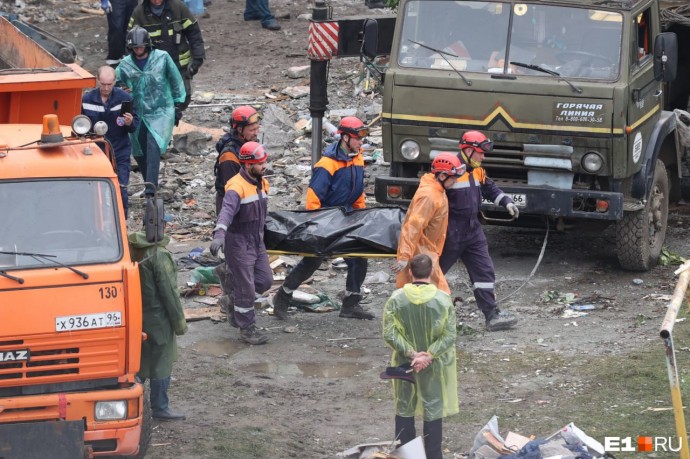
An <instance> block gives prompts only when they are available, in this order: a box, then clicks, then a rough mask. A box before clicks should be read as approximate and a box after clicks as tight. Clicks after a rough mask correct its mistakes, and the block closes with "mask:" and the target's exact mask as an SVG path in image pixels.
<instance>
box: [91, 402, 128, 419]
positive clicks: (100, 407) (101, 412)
mask: <svg viewBox="0 0 690 459" xmlns="http://www.w3.org/2000/svg"><path fill="white" fill-rule="evenodd" d="M95 418H96V421H113V420H116V419H127V401H125V400H112V401H107V402H96V413H95Z"/></svg>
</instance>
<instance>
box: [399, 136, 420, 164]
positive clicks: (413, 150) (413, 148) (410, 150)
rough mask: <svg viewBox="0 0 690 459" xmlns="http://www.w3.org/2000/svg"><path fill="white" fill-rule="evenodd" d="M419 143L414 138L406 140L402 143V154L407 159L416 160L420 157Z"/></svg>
mask: <svg viewBox="0 0 690 459" xmlns="http://www.w3.org/2000/svg"><path fill="white" fill-rule="evenodd" d="M419 152H420V149H419V144H418V143H417V142H415V141H414V140H406V141H404V142H403V143H402V145H400V154H401V155H402V157H403V158H405V159H407V160H410V161H412V160H414V159H417V158H418V157H419Z"/></svg>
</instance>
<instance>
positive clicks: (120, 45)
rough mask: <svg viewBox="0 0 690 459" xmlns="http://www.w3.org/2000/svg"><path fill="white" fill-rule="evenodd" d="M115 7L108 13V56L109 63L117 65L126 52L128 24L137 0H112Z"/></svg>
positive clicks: (111, 4)
mask: <svg viewBox="0 0 690 459" xmlns="http://www.w3.org/2000/svg"><path fill="white" fill-rule="evenodd" d="M110 6H111V7H112V8H113V11H111V12H110V13H109V14H108V16H107V17H108V56H107V57H106V60H107V61H108V64H109V65H115V64H116V63H117V61H119V60H120V59H122V57H123V56H125V54H126V48H125V41H126V40H125V38H126V36H127V25H128V23H129V18H130V17H131V16H132V12H133V11H134V8H135V7H136V6H137V0H110Z"/></svg>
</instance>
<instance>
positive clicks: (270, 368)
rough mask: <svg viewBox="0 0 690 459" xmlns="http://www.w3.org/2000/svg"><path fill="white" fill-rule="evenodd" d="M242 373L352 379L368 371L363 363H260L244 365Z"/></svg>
mask: <svg viewBox="0 0 690 459" xmlns="http://www.w3.org/2000/svg"><path fill="white" fill-rule="evenodd" d="M240 368H241V369H242V371H245V372H252V373H266V374H273V375H282V376H303V377H305V378H352V377H354V376H357V375H358V374H359V372H360V371H362V370H365V369H367V366H366V365H365V364H363V363H356V362H338V363H337V364H333V363H315V362H305V363H274V362H259V363H251V364H249V365H243V366H241V367H240Z"/></svg>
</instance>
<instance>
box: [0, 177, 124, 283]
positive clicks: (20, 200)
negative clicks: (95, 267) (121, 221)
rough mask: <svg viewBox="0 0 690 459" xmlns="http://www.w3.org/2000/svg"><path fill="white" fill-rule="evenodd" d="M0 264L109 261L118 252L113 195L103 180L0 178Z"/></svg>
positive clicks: (20, 265)
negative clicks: (23, 179)
mask: <svg viewBox="0 0 690 459" xmlns="http://www.w3.org/2000/svg"><path fill="white" fill-rule="evenodd" d="M0 215H2V219H3V223H2V224H1V225H0V252H10V253H5V254H0V270H4V271H9V270H12V269H24V268H37V267H46V266H50V267H54V266H55V263H54V262H52V261H51V260H46V259H41V258H40V257H30V256H27V255H18V254H15V253H13V252H20V253H40V254H44V255H50V256H54V257H55V258H54V260H56V261H59V262H60V263H63V264H65V265H80V264H93V263H104V262H113V261H116V260H119V259H120V258H121V257H122V251H123V249H122V247H121V244H120V241H121V237H120V235H119V226H118V212H117V200H116V198H115V194H114V190H113V185H112V183H111V182H109V181H107V180H79V179H70V180H64V179H63V180H33V181H21V182H19V181H15V182H9V181H0Z"/></svg>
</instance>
